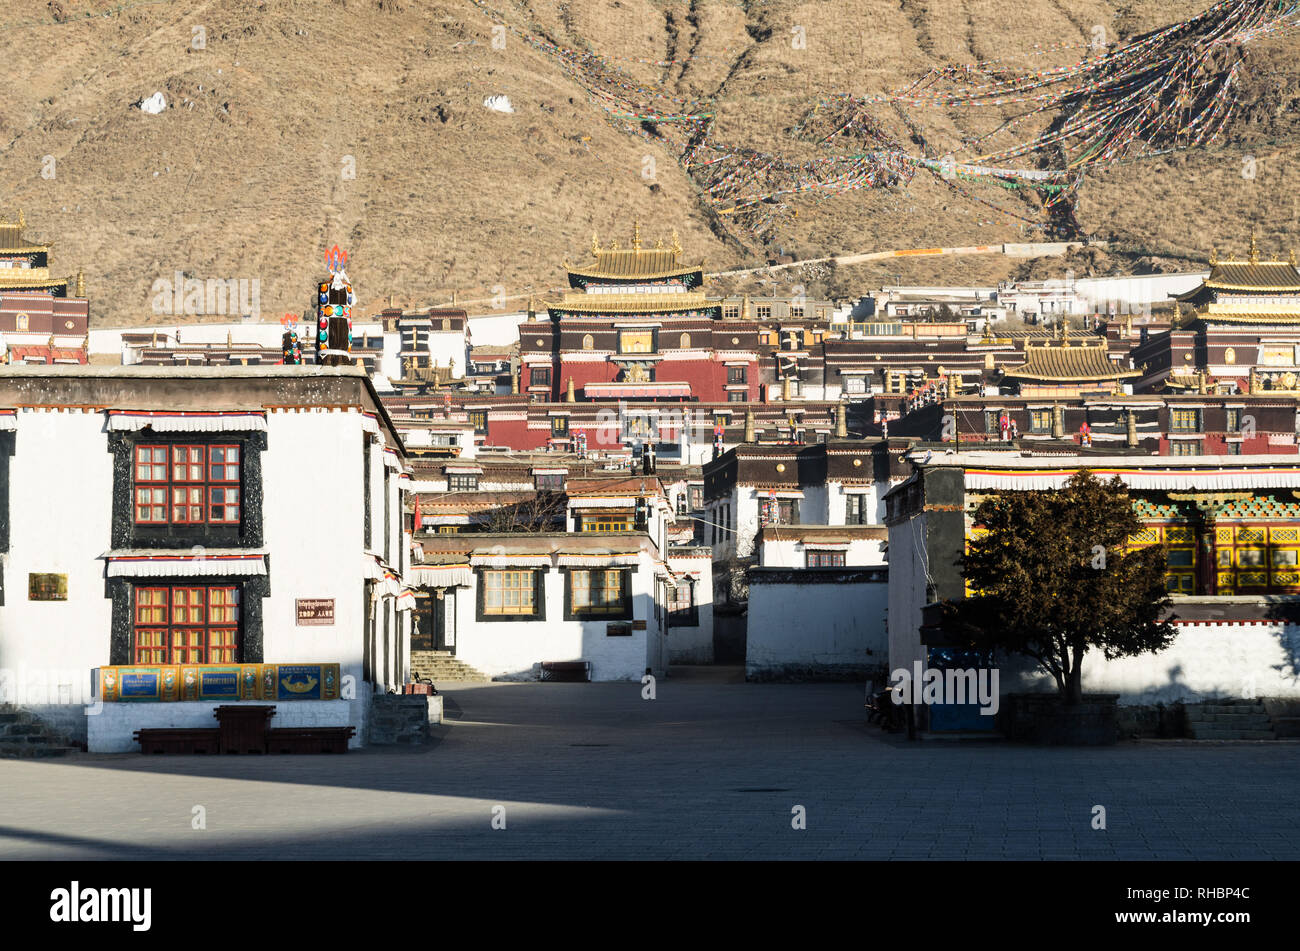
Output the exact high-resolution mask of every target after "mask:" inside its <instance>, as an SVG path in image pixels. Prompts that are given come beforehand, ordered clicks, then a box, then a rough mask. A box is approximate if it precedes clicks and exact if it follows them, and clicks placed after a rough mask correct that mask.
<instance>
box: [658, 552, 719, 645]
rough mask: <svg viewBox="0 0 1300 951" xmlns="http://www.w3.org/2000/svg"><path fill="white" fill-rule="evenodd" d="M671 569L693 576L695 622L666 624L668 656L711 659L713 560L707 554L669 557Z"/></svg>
mask: <svg viewBox="0 0 1300 951" xmlns="http://www.w3.org/2000/svg"><path fill="white" fill-rule="evenodd" d="M668 565H669V567H670V568H672V569H673V571H675V572H678V573H682V572H686V573H689V574H690V575H692V576H693V577H694V578H695V611H696V614H697V616H698V620H699V624H697V625H695V626H692V627H677V626H675V625H674V626H670V627H669V628H668V633H667V638H668V657H669V660H670V661H671V662H672V663H674V664H711V663H713V562H712V561H710V560H709V559H708V558H671V557H670V558H669V559H668Z"/></svg>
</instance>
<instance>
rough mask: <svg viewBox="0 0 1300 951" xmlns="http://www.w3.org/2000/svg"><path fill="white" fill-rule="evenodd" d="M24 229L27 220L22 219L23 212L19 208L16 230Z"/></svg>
mask: <svg viewBox="0 0 1300 951" xmlns="http://www.w3.org/2000/svg"><path fill="white" fill-rule="evenodd" d="M26 227H27V219H26V218H24V217H23V210H22V209H21V208H19V209H18V230H19V231H22V230H23V229H24V228H26Z"/></svg>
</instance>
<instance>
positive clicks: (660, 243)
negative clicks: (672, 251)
mask: <svg viewBox="0 0 1300 951" xmlns="http://www.w3.org/2000/svg"><path fill="white" fill-rule="evenodd" d="M663 249H664V239H663V238H655V250H656V251H662V250H663Z"/></svg>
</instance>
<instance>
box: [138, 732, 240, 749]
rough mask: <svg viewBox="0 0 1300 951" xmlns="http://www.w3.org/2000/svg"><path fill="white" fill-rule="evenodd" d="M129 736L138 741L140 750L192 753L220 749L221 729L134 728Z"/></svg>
mask: <svg viewBox="0 0 1300 951" xmlns="http://www.w3.org/2000/svg"><path fill="white" fill-rule="evenodd" d="M131 738H132V739H134V740H137V741H138V742H139V743H140V752H141V753H145V754H149V755H156V754H165V753H171V754H192V753H212V754H214V755H215V754H216V753H219V752H220V751H221V731H220V730H214V729H210V728H209V729H201V728H199V729H195V728H190V729H157V728H155V729H148V730H136V731H135V732H134V733H132V734H131Z"/></svg>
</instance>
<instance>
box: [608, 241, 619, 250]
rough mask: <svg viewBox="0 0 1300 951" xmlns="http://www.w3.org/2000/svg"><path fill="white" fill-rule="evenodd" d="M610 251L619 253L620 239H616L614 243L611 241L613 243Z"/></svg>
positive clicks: (610, 245)
mask: <svg viewBox="0 0 1300 951" xmlns="http://www.w3.org/2000/svg"><path fill="white" fill-rule="evenodd" d="M609 250H611V251H617V250H618V239H617V238H616V239H614V240H613V241H611V242H610V243H609Z"/></svg>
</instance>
